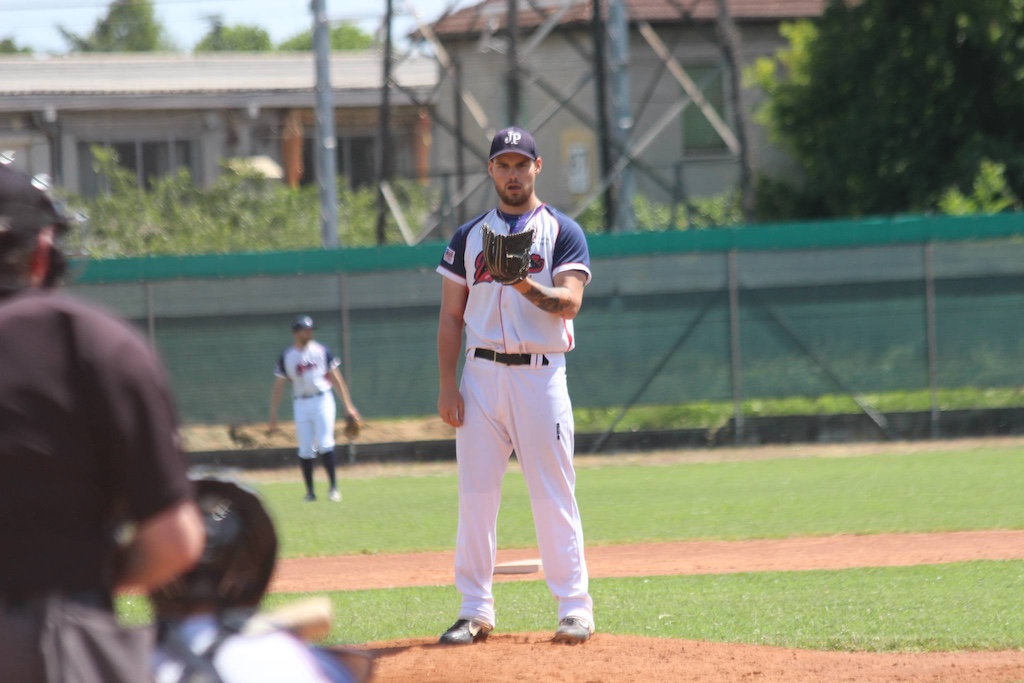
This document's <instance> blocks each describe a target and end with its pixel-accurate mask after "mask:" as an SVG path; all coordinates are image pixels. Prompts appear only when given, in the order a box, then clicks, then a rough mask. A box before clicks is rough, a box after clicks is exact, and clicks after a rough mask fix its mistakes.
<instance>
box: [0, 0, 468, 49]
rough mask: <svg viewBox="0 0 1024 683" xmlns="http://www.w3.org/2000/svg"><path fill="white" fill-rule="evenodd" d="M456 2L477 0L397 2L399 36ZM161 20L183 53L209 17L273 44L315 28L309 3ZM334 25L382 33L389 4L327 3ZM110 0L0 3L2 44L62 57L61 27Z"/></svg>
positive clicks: (299, 0)
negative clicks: (265, 35) (259, 33)
mask: <svg viewBox="0 0 1024 683" xmlns="http://www.w3.org/2000/svg"><path fill="white" fill-rule="evenodd" d="M453 1H454V2H455V5H456V6H457V7H465V6H467V5H472V4H475V1H474V0H393V2H394V8H395V13H396V21H395V25H394V27H393V30H394V32H395V35H396V36H401V35H403V34H404V33H405V32H407V30H411V28H412V27H413V24H412V20H411V18H410V17H408V16H405V17H403V16H401V15H402V14H403V13H411V12H412V11H414V10H415V11H416V12H417V13H418V14H419V15H420V17H422V18H423V19H424V20H428V21H429V20H433V19H436V18H437V17H439V16H440V15H441V14H442V13H443V12H444V11H445V9H446V8H447V7H448V6H450V5H451V4H452V2H453ZM153 4H154V6H155V7H156V13H157V17H158V18H159V20H160V21H161V22H162V23H163V25H164V26H165V27H166V28H167V29H168V31H169V32H170V34H171V37H172V39H173V40H174V41H175V42H176V43H177V45H178V47H179V48H181V49H183V50H188V49H191V47H192V46H193V45H195V44H196V42H198V41H199V39H200V38H201V37H202V36H203V35H205V34H206V32H207V31H208V30H209V21H208V20H207V19H206V17H208V16H210V15H212V14H220V15H221V16H223V17H224V21H225V23H226V24H248V25H256V26H260V27H262V28H264V29H266V30H267V31H268V32H269V33H270V38H271V40H272V41H273V42H274V43H277V42H280V41H281V40H283V39H285V38H288V37H291V36H293V35H295V34H296V33H299V32H300V31H303V30H306V29H308V28H310V27H311V26H312V23H313V19H312V14H311V12H310V9H309V7H310V3H309V1H308V0H153ZM326 4H327V16H328V18H330V19H331V20H339V21H340V20H349V21H355V22H357V23H359V25H360V26H362V27H363V28H364V29H365V30H367V31H370V32H376V31H377V29H379V28H380V25H381V22H382V20H383V17H384V10H385V7H386V4H385V1H384V0H326ZM109 6H110V2H109V0H0V39H3V38H13V39H14V40H15V42H16V43H17V44H18V45H20V46H27V47H31V48H32V49H33V50H36V51H37V52H61V51H63V50H64V49H65V44H64V40H63V39H62V38H61V36H60V33H59V32H58V31H57V28H56V26H57V25H58V24H59V25H61V26H64V27H65V28H67V29H69V30H70V31H72V32H73V33H77V34H80V35H81V34H86V33H89V32H90V31H91V30H92V29H93V27H94V26H95V25H96V21H97V19H99V18H100V17H102V16H103V15H105V14H106V12H107V8H108V7H109Z"/></svg>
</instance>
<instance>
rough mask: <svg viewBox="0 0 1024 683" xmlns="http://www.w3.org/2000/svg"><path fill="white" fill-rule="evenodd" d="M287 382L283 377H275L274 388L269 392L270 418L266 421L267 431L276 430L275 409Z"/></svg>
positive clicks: (279, 402)
mask: <svg viewBox="0 0 1024 683" xmlns="http://www.w3.org/2000/svg"><path fill="white" fill-rule="evenodd" d="M287 382H288V380H286V379H285V378H284V377H275V378H274V386H273V388H271V390H270V416H269V419H268V420H267V429H268V430H270V431H274V430H276V429H277V408H278V406H279V405H281V394H283V393H284V385H285V384H286V383H287Z"/></svg>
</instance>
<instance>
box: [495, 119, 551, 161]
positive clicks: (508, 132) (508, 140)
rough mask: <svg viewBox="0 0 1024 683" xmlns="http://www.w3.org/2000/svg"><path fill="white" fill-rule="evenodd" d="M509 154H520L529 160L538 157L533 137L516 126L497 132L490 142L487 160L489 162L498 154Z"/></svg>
mask: <svg viewBox="0 0 1024 683" xmlns="http://www.w3.org/2000/svg"><path fill="white" fill-rule="evenodd" d="M509 152H512V153H515V154H522V155H523V156H524V157H530V158H531V159H536V158H537V157H538V156H540V155H539V154H537V143H536V142H534V141H533V136H532V135H530V134H529V133H528V132H526V131H525V130H523V129H522V128H517V127H516V126H512V127H511V128H506V129H504V130H499V131H498V132H497V133H496V134H495V136H494V139H493V140H491V155H490V156H489V157H487V159H488V160H490V159H493V158H494V157H496V156H498V155H499V154H508V153H509Z"/></svg>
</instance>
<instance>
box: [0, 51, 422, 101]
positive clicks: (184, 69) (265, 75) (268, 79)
mask: <svg viewBox="0 0 1024 683" xmlns="http://www.w3.org/2000/svg"><path fill="white" fill-rule="evenodd" d="M330 72H331V88H332V90H333V93H334V99H335V106H338V107H345V106H363V105H364V104H367V103H370V102H373V101H377V100H379V91H380V89H381V81H382V79H383V55H382V53H381V52H380V51H366V52H334V53H332V54H331V64H330ZM0 73H2V74H3V78H0V111H15V110H25V109H26V108H28V109H31V108H32V106H34V105H37V104H39V103H45V104H48V105H50V106H56V107H57V108H65V109H66V108H75V109H91V108H102V107H104V106H112V105H125V104H126V103H133V104H131V106H132V107H133V108H139V107H141V108H163V107H171V108H191V107H194V106H195V104H196V102H197V101H205V102H208V103H210V106H223V105H224V104H225V103H226V102H228V101H232V100H238V99H239V98H245V99H246V101H247V102H248V101H253V100H255V101H256V102H257V103H258V104H264V105H268V106H273V105H277V106H312V104H313V102H314V97H315V87H316V64H315V60H314V57H313V54H312V53H311V52H287V53H279V52H272V53H258V52H257V53H212V54H200V55H188V54H170V53H166V54H165V53H123V54H121V53H119V54H85V55H63V56H48V57H36V56H26V55H11V56H2V57H0ZM392 77H393V78H394V79H395V81H396V82H397V83H399V84H400V85H401V86H402V87H403V88H406V89H408V90H410V91H412V92H414V93H416V94H417V95H418V97H417V99H419V97H423V98H427V99H429V97H430V93H431V92H432V90H433V88H434V86H435V85H436V83H437V67H436V64H435V63H434V61H433V60H432V59H430V58H426V57H420V56H413V57H410V58H408V59H405V60H403V61H402V62H400V63H398V64H396V65H395V66H394V68H393V71H392ZM397 99H398V100H399V101H401V100H402V99H403V98H402V96H401V95H398V96H397ZM214 102H216V104H214ZM147 103H148V104H147ZM228 106H230V105H228Z"/></svg>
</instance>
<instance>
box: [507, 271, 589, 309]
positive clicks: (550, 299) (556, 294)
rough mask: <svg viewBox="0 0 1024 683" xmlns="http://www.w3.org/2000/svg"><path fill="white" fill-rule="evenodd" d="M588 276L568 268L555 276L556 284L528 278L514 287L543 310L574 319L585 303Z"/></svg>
mask: <svg viewBox="0 0 1024 683" xmlns="http://www.w3.org/2000/svg"><path fill="white" fill-rule="evenodd" d="M586 281H587V276H586V274H584V273H583V272H581V271H578V270H567V271H565V272H562V273H559V274H558V275H555V277H554V286H553V287H547V286H545V285H542V284H540V283H539V282H537V281H535V280H533V279H531V278H526V279H525V280H523V281H522V282H520V283H518V284H515V285H512V287H513V288H514V289H515V290H516V291H517V292H519V293H520V294H522V295H523V296H524V297H526V298H527V300H529V301H530V302H531V303H532V304H533V305H534V306H536V307H537V308H539V309H540V310H542V311H547V312H548V313H551V314H553V315H557V316H559V317H560V318H564V319H566V320H572V319H573V318H575V317H576V315H577V314H578V313H579V312H580V307H582V305H583V287H584V285H585V284H586Z"/></svg>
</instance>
